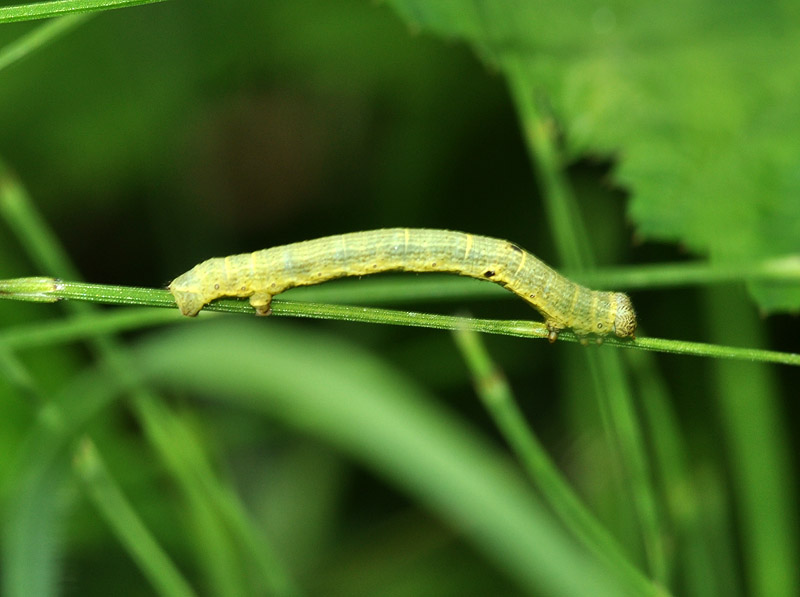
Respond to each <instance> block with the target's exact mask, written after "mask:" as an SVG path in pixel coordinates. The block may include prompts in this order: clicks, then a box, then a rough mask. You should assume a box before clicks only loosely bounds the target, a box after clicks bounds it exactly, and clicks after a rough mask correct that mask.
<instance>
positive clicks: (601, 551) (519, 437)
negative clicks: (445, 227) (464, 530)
mask: <svg viewBox="0 0 800 597" xmlns="http://www.w3.org/2000/svg"><path fill="white" fill-rule="evenodd" d="M455 340H456V345H457V346H458V348H459V349H460V351H461V354H462V356H463V358H464V361H465V362H466V363H467V365H468V367H469V369H470V372H471V373H472V377H473V380H474V384H475V390H476V392H477V394H478V396H479V397H480V398H481V401H482V402H483V404H484V406H485V407H486V410H487V411H489V414H490V415H491V416H492V418H493V419H494V422H495V424H496V425H497V427H498V428H499V429H500V431H501V433H502V434H503V436H504V437H505V438H506V441H507V442H508V444H509V445H510V446H511V448H512V449H513V450H514V452H515V453H516V455H517V458H518V459H519V461H520V463H522V465H523V466H524V467H525V470H526V471H527V473H528V476H529V477H530V478H531V480H532V481H533V482H534V484H535V486H536V488H537V489H538V490H539V491H540V492H541V494H542V495H543V496H544V498H545V500H546V501H547V504H548V505H549V506H550V508H552V509H553V511H554V512H556V514H557V515H558V516H559V517H560V519H561V520H562V522H563V523H564V524H565V526H567V528H568V529H569V530H570V531H571V532H572V533H573V534H574V535H575V536H576V537H577V538H578V539H579V540H580V541H581V542H582V543H583V544H584V545H585V546H586V547H587V548H588V549H590V550H591V551H593V552H594V553H595V554H596V555H597V556H598V557H600V558H602V559H604V560H606V561H607V562H609V563H611V564H613V565H614V566H615V567H616V568H617V569H618V570H619V571H620V572H621V574H622V576H623V577H624V579H625V581H626V582H628V583H629V584H630V586H631V587H632V588H633V589H635V590H636V592H637V593H638V594H641V595H647V594H657V593H658V594H663V593H660V591H659V590H658V589H657V588H656V587H654V586H653V584H652V583H651V582H650V581H649V580H648V579H647V578H646V577H645V576H644V575H643V574H642V573H641V571H639V570H638V569H637V568H636V567H635V566H633V565H632V564H631V563H630V561H629V559H628V558H627V557H626V556H625V554H624V553H623V552H622V549H621V547H620V546H619V544H618V543H617V541H616V540H615V539H614V538H613V537H612V536H611V535H610V534H609V533H608V531H606V529H605V528H604V527H603V525H602V524H600V522H599V521H598V520H597V519H596V518H595V517H594V515H593V514H592V513H591V512H590V511H589V510H588V509H587V508H586V507H585V506H584V505H583V503H582V502H581V500H580V498H578V496H577V495H576V494H575V492H574V491H573V490H572V488H571V487H570V486H569V484H568V483H567V482H566V481H565V480H564V477H563V476H562V475H561V473H560V472H559V470H558V467H557V466H556V465H555V464H554V463H553V461H552V460H551V459H550V457H549V456H548V454H547V451H546V450H545V449H544V447H543V446H542V445H541V443H539V440H538V438H537V437H536V435H535V434H534V433H533V432H532V430H531V429H530V427H529V426H528V424H527V422H526V421H525V417H524V416H523V415H522V412H521V411H520V409H519V407H518V406H517V400H516V398H515V397H514V394H513V392H512V390H511V388H510V387H509V385H508V382H507V380H506V378H505V376H504V375H503V373H502V371H501V370H500V369H499V368H498V367H497V366H496V365H495V363H494V362H492V359H491V357H490V356H489V353H488V351H487V350H486V347H485V346H484V344H483V342H482V341H481V338H480V336H478V334H476V333H475V332H472V331H468V330H463V329H462V330H456V333H455Z"/></svg>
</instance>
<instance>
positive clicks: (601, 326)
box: [597, 322, 603, 330]
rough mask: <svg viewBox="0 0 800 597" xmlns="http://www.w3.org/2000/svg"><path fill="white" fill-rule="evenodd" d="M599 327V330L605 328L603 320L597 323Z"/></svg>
mask: <svg viewBox="0 0 800 597" xmlns="http://www.w3.org/2000/svg"><path fill="white" fill-rule="evenodd" d="M597 329H598V330H602V329H603V323H602V322H598V323H597Z"/></svg>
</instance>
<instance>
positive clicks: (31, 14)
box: [0, 0, 164, 23]
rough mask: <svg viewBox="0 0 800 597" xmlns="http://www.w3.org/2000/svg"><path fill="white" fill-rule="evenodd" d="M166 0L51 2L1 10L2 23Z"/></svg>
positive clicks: (58, 0) (53, 0)
mask: <svg viewBox="0 0 800 597" xmlns="http://www.w3.org/2000/svg"><path fill="white" fill-rule="evenodd" d="M163 1H164V0H51V1H50V2H33V3H30V4H18V5H16V6H5V7H2V8H0V23H14V22H17V21H32V20H34V19H47V18H50V17H59V16H63V15H67V14H77V13H83V12H94V11H100V10H110V9H112V8H125V7H127V6H138V5H140V4H154V3H156V2H163Z"/></svg>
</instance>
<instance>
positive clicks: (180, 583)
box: [75, 438, 195, 597]
mask: <svg viewBox="0 0 800 597" xmlns="http://www.w3.org/2000/svg"><path fill="white" fill-rule="evenodd" d="M75 468H76V470H77V471H78V473H79V478H80V479H81V481H83V485H84V487H85V488H86V491H87V494H88V495H89V496H90V497H91V498H92V501H93V502H94V504H95V507H96V508H97V510H98V511H99V512H100V513H101V514H102V515H103V517H104V518H105V520H106V522H107V523H108V525H109V526H110V527H111V528H113V529H115V531H116V535H117V537H118V538H119V539H120V540H121V541H123V542H124V543H125V544H126V547H127V549H128V552H129V553H130V554H131V555H132V556H133V558H134V559H135V560H136V561H137V562H138V563H139V567H140V569H141V570H142V572H143V573H144V574H145V575H147V577H148V578H149V580H150V582H151V583H152V585H153V586H154V587H155V588H156V589H157V591H158V592H159V594H161V595H168V596H171V597H190V596H192V595H195V592H194V591H193V590H192V588H191V587H190V586H189V585H188V584H187V583H186V581H185V580H184V578H183V577H182V576H181V574H180V573H179V572H178V571H177V569H176V568H175V566H174V565H173V563H172V561H171V560H170V559H169V557H168V556H167V555H166V553H164V551H163V550H162V549H161V546H160V545H159V544H158V543H157V542H156V541H155V539H153V536H152V535H151V534H150V531H149V530H148V529H147V527H146V526H145V525H144V524H143V523H142V521H141V519H140V518H139V516H138V514H136V511H135V510H134V509H133V507H132V506H131V504H130V502H129V501H128V499H127V498H126V497H125V495H124V494H123V493H122V491H121V490H120V488H119V486H118V485H117V484H116V482H115V481H114V479H113V478H112V477H111V475H110V474H109V472H108V469H107V468H106V467H105V465H104V464H103V460H102V458H101V457H100V454H99V452H98V451H97V448H95V446H94V444H93V443H92V442H91V441H90V440H89V439H88V438H84V439H83V441H82V442H81V444H80V447H79V449H78V451H77V453H76V455H75Z"/></svg>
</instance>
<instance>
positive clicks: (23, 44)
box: [0, 14, 90, 70]
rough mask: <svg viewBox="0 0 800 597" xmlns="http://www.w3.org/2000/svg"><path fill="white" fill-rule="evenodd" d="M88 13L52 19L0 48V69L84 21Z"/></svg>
mask: <svg viewBox="0 0 800 597" xmlns="http://www.w3.org/2000/svg"><path fill="white" fill-rule="evenodd" d="M89 17H90V15H88V14H75V15H69V16H66V17H61V18H60V19H54V20H52V21H49V22H47V23H44V24H43V25H40V26H38V27H37V28H36V29H34V30H33V31H30V32H28V33H27V34H25V35H23V36H21V37H20V38H19V39H15V40H14V41H12V42H11V43H8V44H6V45H5V46H3V47H2V48H0V70H3V69H4V68H6V67H8V66H10V65H12V64H14V63H15V62H17V61H18V60H21V59H22V58H24V57H25V56H27V55H29V54H31V53H32V52H35V51H36V50H39V49H41V48H42V47H44V46H45V45H47V44H49V43H50V42H52V41H54V40H55V39H58V38H59V37H61V36H62V35H64V34H66V33H68V32H70V31H72V30H73V29H74V28H75V27H77V26H78V25H80V24H82V23H84V22H85V21H86V20H87V19H88V18H89Z"/></svg>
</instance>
